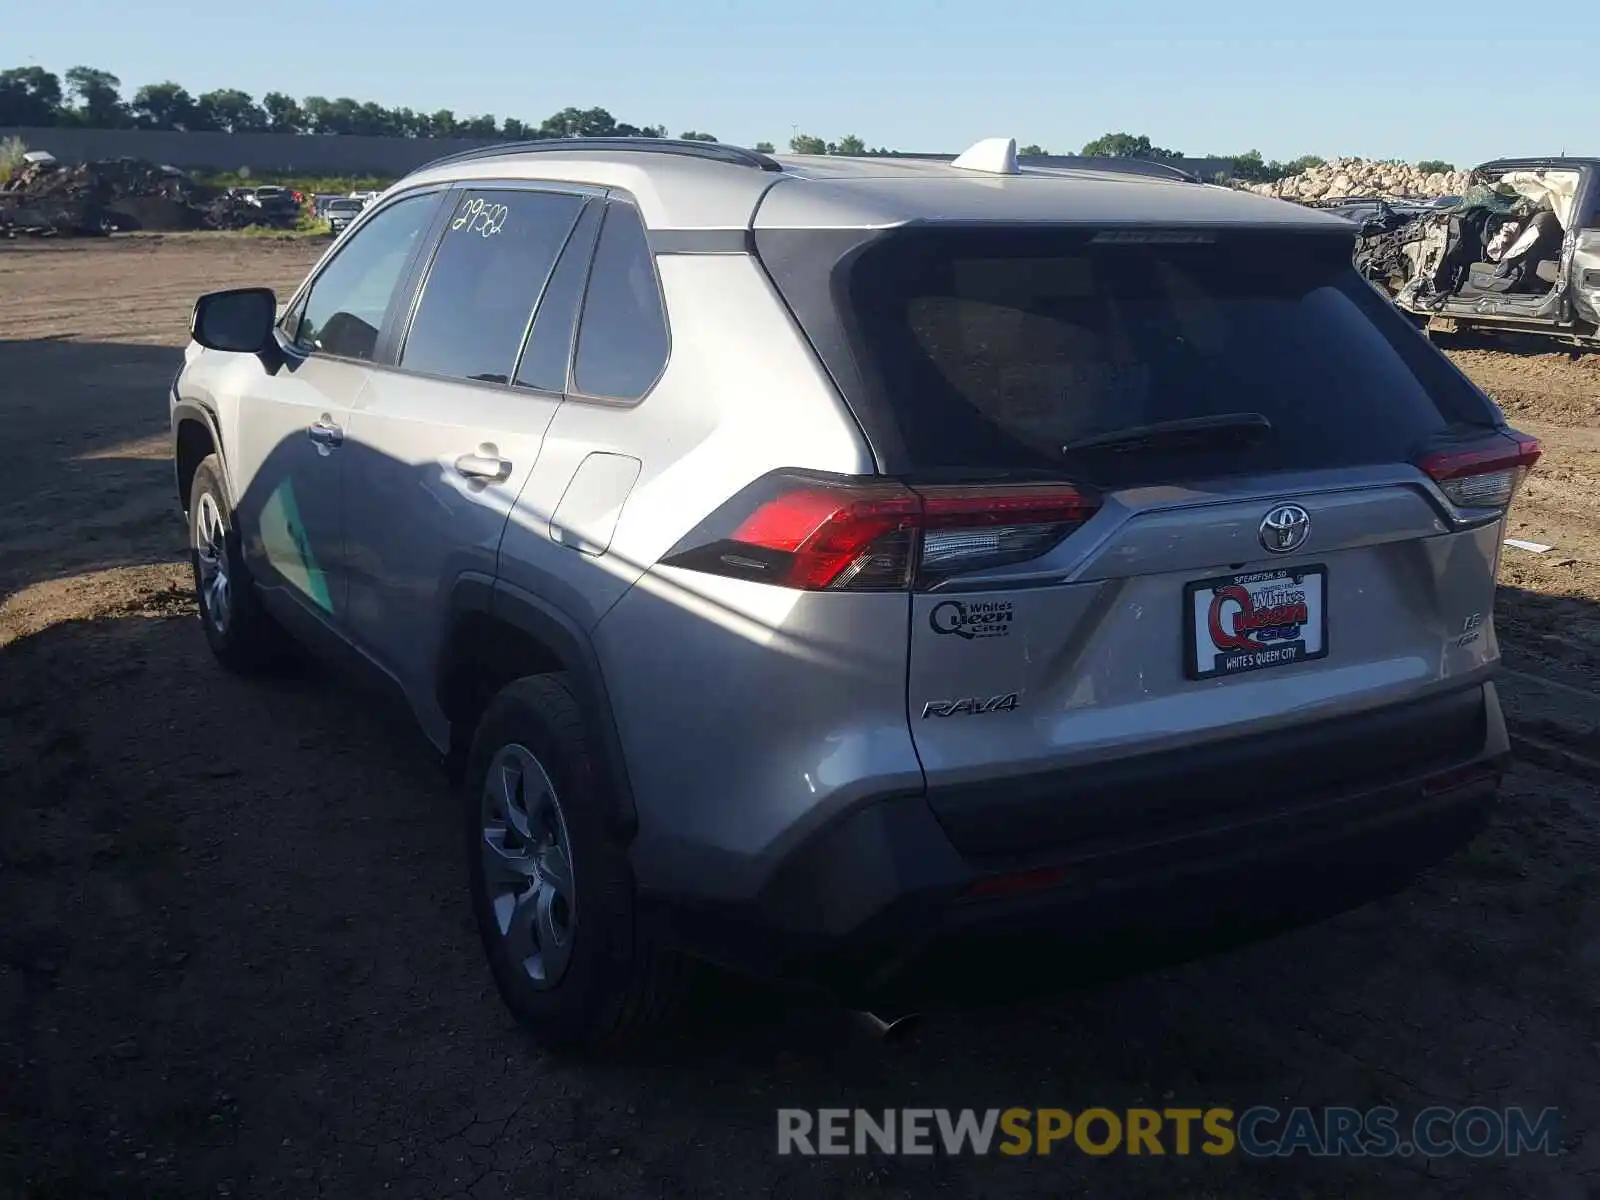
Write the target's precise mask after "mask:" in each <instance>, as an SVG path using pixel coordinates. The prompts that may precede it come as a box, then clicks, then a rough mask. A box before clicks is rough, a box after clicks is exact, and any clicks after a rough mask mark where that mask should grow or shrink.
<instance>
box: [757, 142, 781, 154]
mask: <svg viewBox="0 0 1600 1200" xmlns="http://www.w3.org/2000/svg"><path fill="white" fill-rule="evenodd" d="M755 151H756V153H757V154H775V153H777V147H775V146H774V145H773V144H772V143H771V142H757V143H756V144H755Z"/></svg>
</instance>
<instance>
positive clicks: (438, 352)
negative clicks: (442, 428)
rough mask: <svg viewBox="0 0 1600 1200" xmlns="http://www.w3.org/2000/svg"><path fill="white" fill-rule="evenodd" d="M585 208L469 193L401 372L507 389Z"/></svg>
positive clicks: (571, 201) (433, 274)
mask: <svg viewBox="0 0 1600 1200" xmlns="http://www.w3.org/2000/svg"><path fill="white" fill-rule="evenodd" d="M582 207H583V200H582V198H581V197H578V196H573V195H568V194H565V193H560V192H523V191H470V192H464V193H463V194H462V196H461V199H460V200H459V201H458V202H457V204H456V209H455V214H454V216H453V217H452V218H451V219H450V221H449V223H448V224H446V226H445V229H444V234H443V236H442V237H441V238H440V241H439V248H438V249H437V250H436V251H435V252H434V256H433V264H432V266H430V267H429V269H428V278H427V282H426V283H424V284H423V286H422V300H421V302H420V303H419V304H418V305H417V313H416V316H415V317H413V318H412V320H411V330H410V332H409V333H407V334H406V343H405V349H404V350H403V351H402V352H401V354H400V365H401V366H402V367H404V368H406V369H407V370H411V371H422V372H426V373H427V374H430V375H448V376H452V377H454V378H457V379H478V380H482V381H484V382H486V383H508V382H510V376H511V370H512V367H513V366H514V365H515V363H516V361H517V351H518V350H519V349H520V348H521V346H522V338H523V334H524V333H526V332H527V329H528V320H529V318H530V317H531V316H532V315H533V309H534V305H535V304H537V303H538V301H539V293H540V292H541V291H543V290H544V286H545V281H546V280H547V279H549V278H550V272H551V269H552V268H553V267H554V266H555V265H556V256H557V255H559V254H560V253H561V247H562V244H563V243H564V242H565V241H566V240H567V235H568V234H569V233H570V232H571V231H572V225H573V222H574V221H576V220H577V218H578V211H579V210H580V209H581V208H582Z"/></svg>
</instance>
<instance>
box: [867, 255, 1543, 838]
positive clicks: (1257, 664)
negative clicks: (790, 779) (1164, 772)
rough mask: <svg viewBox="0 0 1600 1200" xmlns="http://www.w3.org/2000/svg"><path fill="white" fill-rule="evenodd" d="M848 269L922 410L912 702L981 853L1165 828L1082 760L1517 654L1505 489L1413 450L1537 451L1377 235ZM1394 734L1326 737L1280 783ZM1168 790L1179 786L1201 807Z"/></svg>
mask: <svg viewBox="0 0 1600 1200" xmlns="http://www.w3.org/2000/svg"><path fill="white" fill-rule="evenodd" d="M839 294H843V295H847V296H848V306H849V308H850V309H851V312H850V314H849V319H848V324H849V325H851V326H853V327H854V331H855V332H854V344H855V346H856V347H857V348H858V349H859V350H860V351H861V356H862V358H863V359H864V360H865V361H866V363H867V367H868V370H867V373H866V374H867V378H869V379H871V380H873V381H874V386H875V387H876V388H877V389H878V394H879V395H878V398H879V400H880V402H881V403H880V404H879V405H878V406H877V407H878V410H879V417H878V419H880V420H881V415H882V412H883V411H884V410H885V409H886V408H888V407H892V408H893V409H894V410H895V411H896V413H897V415H898V428H897V429H896V431H895V433H896V437H897V438H898V439H899V440H900V441H901V443H902V445H901V447H900V449H899V450H898V451H897V453H898V461H897V462H894V463H891V464H889V465H890V467H891V469H892V470H894V471H895V473H897V474H901V475H902V476H903V477H905V478H907V479H908V480H909V481H911V482H912V483H913V486H914V487H916V489H917V490H918V491H920V492H921V493H922V494H923V496H924V497H925V504H926V506H927V512H928V514H929V515H928V517H927V519H926V525H925V532H924V547H923V554H922V567H921V571H920V575H919V579H918V582H917V586H916V590H915V594H914V595H913V597H912V605H911V628H910V639H911V659H910V670H909V675H908V694H907V702H908V718H909V721H910V725H911V731H912V735H913V738H914V741H915V744H916V748H917V752H918V754H919V756H920V758H921V760H922V764H923V767H924V769H925V772H926V775H927V779H928V784H929V788H930V794H931V796H932V798H933V802H934V805H935V808H936V810H937V811H938V812H939V814H940V816H941V819H943V820H944V821H945V823H946V827H947V829H948V830H949V831H950V833H951V835H952V837H953V838H954V839H955V840H956V842H957V844H958V846H960V847H961V848H962V849H963V850H967V851H970V852H974V853H997V854H1001V853H1004V854H1013V853H1014V854H1027V853H1031V852H1034V851H1037V850H1039V849H1041V848H1042V847H1043V846H1044V845H1045V844H1047V843H1048V842H1049V841H1050V840H1052V838H1053V837H1055V836H1056V835H1058V834H1062V833H1063V830H1065V829H1066V828H1067V827H1068V826H1070V827H1071V828H1072V829H1073V830H1074V831H1075V833H1078V834H1084V833H1087V834H1093V833H1094V832H1095V830H1096V828H1097V827H1098V826H1097V822H1102V823H1104V831H1105V832H1110V831H1111V829H1112V828H1113V827H1115V826H1117V825H1118V824H1119V823H1121V824H1124V825H1126V824H1127V823H1129V822H1132V823H1133V824H1134V825H1138V824H1140V823H1146V824H1147V823H1149V822H1151V821H1154V820H1156V818H1155V817H1154V816H1152V815H1151V814H1150V813H1148V812H1146V813H1140V812H1136V811H1135V810H1134V809H1133V808H1129V807H1121V808H1117V809H1115V810H1114V811H1107V812H1103V813H1100V814H1098V815H1096V814H1095V813H1094V812H1092V811H1090V810H1089V809H1087V808H1083V807H1079V808H1073V807H1072V806H1070V805H1066V804H1063V803H1061V797H1060V795H1059V793H1060V792H1061V789H1062V785H1063V784H1064V783H1067V782H1070V781H1071V780H1072V778H1073V774H1074V772H1076V771H1079V770H1080V769H1082V768H1086V767H1088V766H1090V765H1094V764H1100V765H1104V764H1107V763H1109V762H1111V761H1113V760H1123V761H1124V763H1125V764H1136V763H1137V762H1138V761H1146V762H1150V761H1156V760H1157V759H1158V757H1159V756H1161V755H1164V754H1170V753H1173V752H1178V751H1182V750H1185V749H1188V748H1194V747H1198V746H1200V745H1203V744H1207V743H1216V742H1220V741H1222V740H1224V739H1232V740H1233V742H1234V744H1235V745H1240V746H1249V745H1250V744H1251V743H1252V742H1254V743H1255V744H1257V745H1264V744H1268V742H1267V741H1265V740H1264V739H1267V740H1269V739H1271V738H1272V737H1274V736H1275V735H1276V734H1278V733H1281V732H1283V731H1285V730H1288V729H1290V728H1291V727H1294V726H1297V725H1303V724H1304V723H1306V722H1308V721H1312V720H1315V719H1318V718H1322V717H1333V716H1338V715H1347V714H1352V713H1358V712H1361V711H1363V710H1369V709H1372V708H1374V707H1376V706H1380V705H1385V704H1389V703H1396V702H1401V701H1405V700H1408V699H1414V698H1417V697H1419V696H1422V695H1425V694H1427V693H1428V692H1429V691H1430V690H1438V689H1441V688H1447V687H1449V686H1452V684H1455V685H1459V684H1460V683H1461V682H1462V681H1466V680H1470V679H1471V678H1472V677H1473V676H1474V675H1475V674H1476V673H1478V672H1481V671H1482V670H1483V669H1484V668H1485V666H1486V664H1488V663H1489V662H1490V661H1491V660H1492V658H1493V656H1494V652H1495V651H1494V643H1493V637H1492V633H1488V634H1486V633H1485V631H1486V630H1487V627H1488V621H1489V616H1490V612H1491V608H1492V604H1493V598H1494V575H1495V568H1496V564H1497V555H1498V549H1497V548H1498V545H1499V539H1500V522H1499V519H1498V512H1499V510H1498V509H1496V508H1494V507H1493V506H1492V505H1489V506H1484V507H1474V510H1473V511H1472V512H1471V513H1467V514H1466V515H1465V516H1461V517H1460V519H1455V518H1453V517H1452V515H1451V512H1450V511H1449V510H1448V506H1447V505H1445V504H1444V503H1443V499H1442V494H1441V493H1440V492H1439V491H1438V489H1437V488H1436V487H1434V486H1433V485H1432V484H1431V483H1430V481H1429V480H1428V479H1427V477H1426V476H1425V475H1424V474H1423V473H1422V472H1420V471H1419V470H1418V469H1417V467H1416V466H1414V465H1412V464H1413V463H1415V462H1417V461H1419V460H1420V459H1422V458H1423V457H1424V456H1426V455H1428V454H1429V453H1430V452H1432V451H1438V450H1440V449H1441V448H1443V447H1447V446H1459V445H1463V444H1470V445H1473V446H1480V445H1483V444H1488V445H1490V446H1491V447H1495V446H1498V447H1500V448H1501V449H1502V450H1504V451H1505V452H1506V453H1507V454H1509V455H1513V456H1514V455H1515V453H1516V447H1515V446H1514V444H1513V443H1512V442H1511V441H1509V440H1507V439H1506V438H1504V437H1503V436H1501V435H1500V434H1497V433H1496V432H1495V429H1494V422H1495V419H1496V418H1495V414H1494V412H1493V410H1492V408H1491V407H1490V406H1489V405H1488V404H1487V403H1486V402H1485V401H1484V400H1483V398H1482V397H1481V395H1479V394H1478V393H1477V392H1476V390H1475V389H1473V388H1472V387H1471V385H1470V384H1468V383H1466V381H1465V380H1464V379H1463V378H1462V377H1461V376H1460V375H1459V374H1458V373H1457V372H1455V371H1454V369H1453V368H1452V367H1450V365H1449V364H1448V363H1447V362H1446V361H1445V360H1444V359H1442V358H1441V357H1440V356H1438V355H1437V354H1436V353H1435V352H1434V351H1433V350H1432V349H1431V348H1430V347H1428V346H1427V345H1426V344H1425V342H1423V340H1422V339H1421V338H1420V337H1418V336H1417V335H1416V334H1415V332H1414V331H1412V330H1410V329H1409V328H1407V327H1406V326H1405V323H1404V321H1403V319H1402V318H1399V317H1398V316H1397V315H1396V314H1395V313H1394V312H1393V311H1392V310H1391V309H1390V307H1389V306H1388V305H1387V304H1385V303H1384V302H1383V301H1382V300H1381V299H1380V298H1379V297H1378V296H1377V295H1376V293H1375V292H1373V291H1372V289H1371V288H1369V287H1368V286H1367V285H1366V284H1364V283H1362V282H1361V281H1360V280H1359V278H1358V277H1357V276H1356V275H1355V274H1354V272H1353V271H1352V270H1351V268H1350V266H1349V243H1348V240H1347V238H1343V237H1337V236H1334V237H1329V236H1328V235H1323V234H1293V235H1284V234H1272V235H1268V234H1265V233H1262V234H1257V235H1250V236H1247V235H1243V234H1236V235H1224V234H1216V235H1210V234H1200V233H1195V232H1189V233H1184V234H1167V235H1161V234H1151V235H1141V234H1139V233H1138V231H1121V232H1118V233H1116V234H1112V235H1107V234H1099V235H1097V234H1094V233H1092V232H1081V231H1058V232H1049V231H1029V232H1020V231H1005V232H993V233H991V232H977V231H942V232H941V231H934V230H921V231H908V232H905V233H902V234H892V235H889V236H888V237H886V238H884V239H883V240H882V241H881V242H880V243H879V244H878V245H876V246H875V247H871V248H869V249H867V251H866V252H865V253H864V254H862V255H861V256H860V258H859V259H858V261H857V264H856V266H855V267H854V269H853V271H852V273H851V276H850V284H849V286H848V288H847V289H845V290H844V291H843V292H841V293H839ZM1141 428H1143V429H1145V430H1146V432H1144V433H1142V434H1141V433H1139V432H1138V431H1139V430H1140V429H1141ZM1437 461H1439V462H1443V461H1446V460H1443V459H1440V460H1437ZM1449 461H1451V462H1455V461H1456V460H1455V459H1450V460H1449ZM1024 481H1034V486H1033V487H1032V489H1031V490H1030V489H1023V490H1020V491H1019V490H1018V488H1017V485H1018V484H1019V483H1021V482H1024ZM1483 495H1484V496H1488V493H1483ZM1470 498H1472V497H1471V496H1469V499H1470ZM1489 498H1490V499H1493V497H1492V496H1490V497H1489ZM936 514H937V515H936ZM1457 515H1458V516H1460V514H1457ZM1468 634H1470V635H1472V636H1464V635H1468ZM1479 708H1480V710H1481V705H1480V706H1479ZM1480 745H1481V742H1480ZM1326 749H1327V748H1324V750H1326ZM1391 749H1392V751H1393V752H1394V753H1395V754H1414V746H1409V745H1398V746H1395V747H1391ZM1388 752H1389V751H1386V750H1385V749H1384V748H1383V747H1382V746H1380V745H1376V744H1373V743H1371V742H1367V743H1365V744H1364V745H1355V744H1352V745H1351V746H1349V747H1345V748H1344V749H1343V750H1342V751H1339V752H1336V753H1331V754H1330V753H1327V752H1319V753H1318V754H1316V755H1312V754H1310V753H1309V752H1308V753H1306V754H1305V755H1304V756H1303V758H1302V766H1303V773H1302V774H1301V775H1299V776H1297V775H1296V774H1295V773H1294V771H1290V773H1289V775H1288V776H1287V777H1286V778H1284V777H1279V776H1276V775H1274V776H1273V778H1272V784H1271V786H1272V787H1274V788H1279V789H1288V790H1290V791H1292V790H1293V788H1295V787H1296V786H1300V787H1303V788H1305V789H1316V788H1318V787H1321V786H1323V785H1324V784H1325V783H1326V782H1327V781H1328V779H1329V778H1330V777H1331V776H1330V772H1333V773H1337V772H1338V771H1339V770H1342V769H1344V766H1345V765H1346V764H1348V763H1349V762H1350V761H1352V759H1354V760H1357V761H1359V759H1360V758H1361V756H1362V754H1363V753H1365V754H1366V755H1367V756H1368V758H1369V759H1370V760H1373V761H1375V760H1376V759H1377V758H1379V757H1381V756H1382V755H1383V754H1385V753H1388ZM1168 761H1171V762H1173V763H1181V762H1182V759H1181V758H1171V759H1170V760H1168ZM1249 761H1252V760H1251V757H1250V754H1249V753H1247V752H1241V757H1240V759H1239V765H1240V769H1241V771H1245V770H1246V769H1247V768H1246V764H1247V763H1248V762H1249ZM1281 766H1282V764H1281V763H1279V764H1277V765H1276V766H1274V768H1273V770H1277V769H1278V767H1281ZM1291 766H1292V764H1291ZM1268 774H1270V772H1269V773H1268ZM1263 778H1265V774H1264V775H1263ZM1297 779H1298V780H1299V783H1297V782H1296V780H1297ZM997 781H998V786H996V784H997ZM1257 782H1259V781H1257ZM1240 785H1241V786H1240V789H1239V790H1240V791H1241V793H1243V792H1246V791H1250V790H1252V789H1253V788H1254V783H1252V782H1251V781H1250V780H1249V779H1248V778H1241V780H1240ZM1166 786H1167V787H1168V788H1169V789H1170V792H1171V794H1170V795H1163V796H1160V797H1152V798H1151V799H1152V803H1154V804H1156V805H1157V806H1158V807H1160V808H1162V811H1163V812H1165V813H1166V814H1167V815H1168V816H1170V817H1172V818H1173V819H1182V818H1183V817H1185V816H1195V815H1199V814H1197V813H1187V814H1185V812H1184V808H1185V804H1186V801H1185V797H1184V792H1183V785H1182V783H1181V782H1179V781H1177V780H1173V781H1170V782H1169V783H1168V784H1167V785H1166ZM1030 788H1037V789H1038V790H1039V793H1040V800H1039V803H1038V804H1037V805H1035V806H1033V807H1031V808H1030V807H1027V806H1026V805H1024V806H1023V807H1021V808H1018V807H1016V803H1017V800H1018V797H1025V796H1026V795H1027V794H1028V792H1029V789H1030ZM1255 790H1259V789H1255ZM996 806H999V807H998V808H997V807H996ZM1091 807H1092V806H1091ZM1002 810H1003V811H1005V812H1006V813H1007V816H1006V818H1005V819H1004V820H999V821H997V820H996V819H995V813H996V812H998V811H1002Z"/></svg>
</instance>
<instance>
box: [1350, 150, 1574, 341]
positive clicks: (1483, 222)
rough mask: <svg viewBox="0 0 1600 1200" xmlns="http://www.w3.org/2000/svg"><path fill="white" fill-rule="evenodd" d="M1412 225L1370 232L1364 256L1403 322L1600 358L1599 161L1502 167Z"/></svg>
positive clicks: (1481, 171)
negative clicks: (1569, 348)
mask: <svg viewBox="0 0 1600 1200" xmlns="http://www.w3.org/2000/svg"><path fill="white" fill-rule="evenodd" d="M1407 217H1408V219H1405V220H1403V221H1400V222H1399V223H1397V224H1394V225H1391V226H1390V227H1388V228H1383V227H1374V226H1373V225H1371V224H1369V225H1367V226H1365V227H1364V228H1363V230H1362V237H1361V238H1360V240H1359V242H1358V244H1357V249H1356V256H1355V261H1356V266H1357V268H1358V269H1359V270H1360V271H1361V272H1362V274H1363V275H1365V276H1366V277H1367V278H1368V279H1369V280H1370V281H1371V282H1373V283H1374V284H1376V285H1377V286H1379V287H1380V288H1382V289H1383V290H1384V291H1385V292H1387V293H1388V294H1389V296H1390V298H1391V299H1392V300H1393V301H1394V303H1395V305H1396V306H1397V307H1399V308H1400V309H1401V310H1402V311H1404V312H1406V313H1409V314H1411V315H1412V316H1413V317H1415V318H1417V319H1418V320H1419V321H1420V322H1422V323H1424V324H1425V325H1427V326H1428V327H1430V328H1435V329H1444V330H1448V329H1452V328H1453V329H1469V328H1471V329H1480V330H1485V331H1491V332H1492V331H1500V332H1521V333H1542V334H1547V335H1550V336H1553V337H1557V338H1559V339H1560V340H1562V341H1565V342H1569V343H1573V344H1577V345H1583V346H1586V347H1593V348H1600V159H1583V158H1516V159H1511V158H1508V159H1497V160H1495V161H1494V162H1489V163H1485V164H1483V165H1482V166H1480V167H1478V168H1476V169H1475V170H1474V172H1473V175H1472V181H1471V183H1470V185H1469V186H1468V187H1467V188H1466V189H1464V191H1463V192H1462V194H1461V196H1459V197H1457V198H1454V203H1442V204H1440V205H1439V206H1438V207H1436V208H1420V209H1418V210H1416V211H1415V212H1413V213H1410V214H1407Z"/></svg>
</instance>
